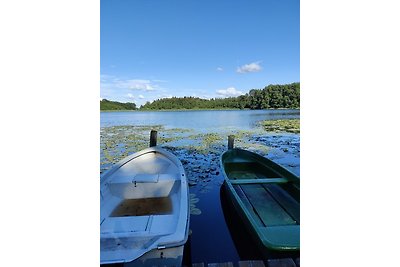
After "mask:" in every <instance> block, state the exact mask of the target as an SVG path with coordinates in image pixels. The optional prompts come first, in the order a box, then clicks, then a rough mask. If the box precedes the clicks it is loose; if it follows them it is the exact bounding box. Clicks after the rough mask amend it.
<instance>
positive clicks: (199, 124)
mask: <svg viewBox="0 0 400 267" xmlns="http://www.w3.org/2000/svg"><path fill="white" fill-rule="evenodd" d="M299 116H300V111H299V110H218V111H215V110H196V111H161V112H160V111H143V112H142V111H140V112H139V111H130V112H129V111H128V112H101V113H100V126H101V127H109V126H117V125H164V126H166V127H167V128H183V129H193V130H196V131H200V132H204V131H214V132H218V131H219V130H221V129H242V130H249V129H252V128H254V127H255V126H256V123H257V122H258V121H261V120H276V119H294V118H296V119H297V118H299Z"/></svg>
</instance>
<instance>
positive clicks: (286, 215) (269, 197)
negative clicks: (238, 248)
mask: <svg viewBox="0 0 400 267" xmlns="http://www.w3.org/2000/svg"><path fill="white" fill-rule="evenodd" d="M244 162H245V164H242V163H244ZM254 163H257V164H259V165H262V167H260V166H259V167H257V166H256V164H254ZM220 164H221V168H222V170H223V174H224V176H225V182H224V185H223V187H224V190H225V192H226V195H227V197H228V200H229V202H230V203H231V205H232V206H233V207H234V209H235V210H236V212H237V214H238V216H239V218H240V219H241V220H242V221H243V222H244V224H245V226H246V228H247V231H248V233H249V234H250V235H251V237H252V239H253V240H254V241H255V243H257V245H258V247H259V248H260V251H261V252H262V253H263V255H264V256H265V258H271V257H298V256H299V253H300V211H299V204H300V199H299V194H300V190H299V179H298V177H296V176H295V175H294V174H292V173H290V172H289V171H287V170H286V169H284V168H283V167H281V166H279V165H277V164H275V163H273V162H272V161H270V160H268V159H265V158H263V157H261V156H259V155H257V154H254V153H252V152H249V151H245V150H240V149H234V150H230V151H227V152H225V153H224V154H223V155H222V156H221V159H220ZM232 164H233V165H232ZM234 164H237V165H234ZM241 164H242V165H241ZM243 166H248V167H249V166H251V167H250V168H248V169H246V168H245V167H243ZM271 176H274V177H271ZM289 187H290V190H291V191H292V192H290V194H289V193H287V192H285V190H283V188H289ZM297 189H298V192H297ZM272 193H274V194H272ZM284 197H287V199H285V198H284ZM278 200H279V201H278ZM285 205H286V206H285Z"/></svg>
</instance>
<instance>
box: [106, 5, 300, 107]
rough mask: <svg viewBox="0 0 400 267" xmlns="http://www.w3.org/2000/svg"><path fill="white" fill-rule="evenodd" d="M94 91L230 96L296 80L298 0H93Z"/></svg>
mask: <svg viewBox="0 0 400 267" xmlns="http://www.w3.org/2000/svg"><path fill="white" fill-rule="evenodd" d="M100 9H101V10H100V53H101V54H100V74H101V75H100V79H101V83H100V84H101V89H100V97H101V98H106V99H109V100H115V101H120V102H135V103H136V104H137V105H138V106H140V105H142V104H144V103H145V102H146V101H153V100H155V99H158V98H164V97H171V96H197V97H201V98H214V97H227V96H237V95H240V94H244V93H247V92H248V91H249V90H250V89H253V88H257V89H259V88H264V87H265V86H266V85H268V84H283V83H291V82H298V81H300V3H299V1H298V0H218V1H216V0H213V1H212V0H201V1H200V0H180V1H178V0H169V1H167V0H131V1H123V0H101V4H100Z"/></svg>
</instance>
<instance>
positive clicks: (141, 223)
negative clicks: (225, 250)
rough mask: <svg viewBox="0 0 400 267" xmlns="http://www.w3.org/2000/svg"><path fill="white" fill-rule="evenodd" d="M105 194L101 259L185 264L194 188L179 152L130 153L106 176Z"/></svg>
mask: <svg viewBox="0 0 400 267" xmlns="http://www.w3.org/2000/svg"><path fill="white" fill-rule="evenodd" d="M100 195H101V201H100V207H101V208H100V211H101V212H100V213H101V217H100V231H101V234H100V263H101V264H116V263H124V264H125V265H127V266H153V265H163V266H179V265H180V262H181V261H182V257H183V246H184V244H185V243H186V241H187V239H188V233H189V189H188V184H187V178H186V174H185V171H184V169H183V166H182V164H181V162H180V161H179V160H178V159H177V158H176V156H175V155H173V154H171V153H169V152H168V151H165V150H163V149H161V148H159V147H151V148H147V149H144V150H142V151H139V152H137V153H135V154H133V155H130V156H128V157H126V158H125V159H123V160H121V161H120V162H118V163H117V164H115V166H113V168H112V169H110V170H109V171H108V172H106V173H104V175H103V176H102V177H101V191H100ZM156 263H157V264H156Z"/></svg>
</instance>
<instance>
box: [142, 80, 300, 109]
mask: <svg viewBox="0 0 400 267" xmlns="http://www.w3.org/2000/svg"><path fill="white" fill-rule="evenodd" d="M269 108H270V109H277V108H293V109H296V108H300V83H291V84H284V85H279V84H278V85H268V86H266V87H265V88H263V89H251V90H250V91H249V92H248V93H246V94H245V95H241V96H238V97H228V98H211V99H209V100H207V99H201V98H198V97H172V98H163V99H157V100H155V101H153V102H152V103H150V102H147V103H146V104H145V105H143V106H141V107H140V109H141V110H161V109H269Z"/></svg>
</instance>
